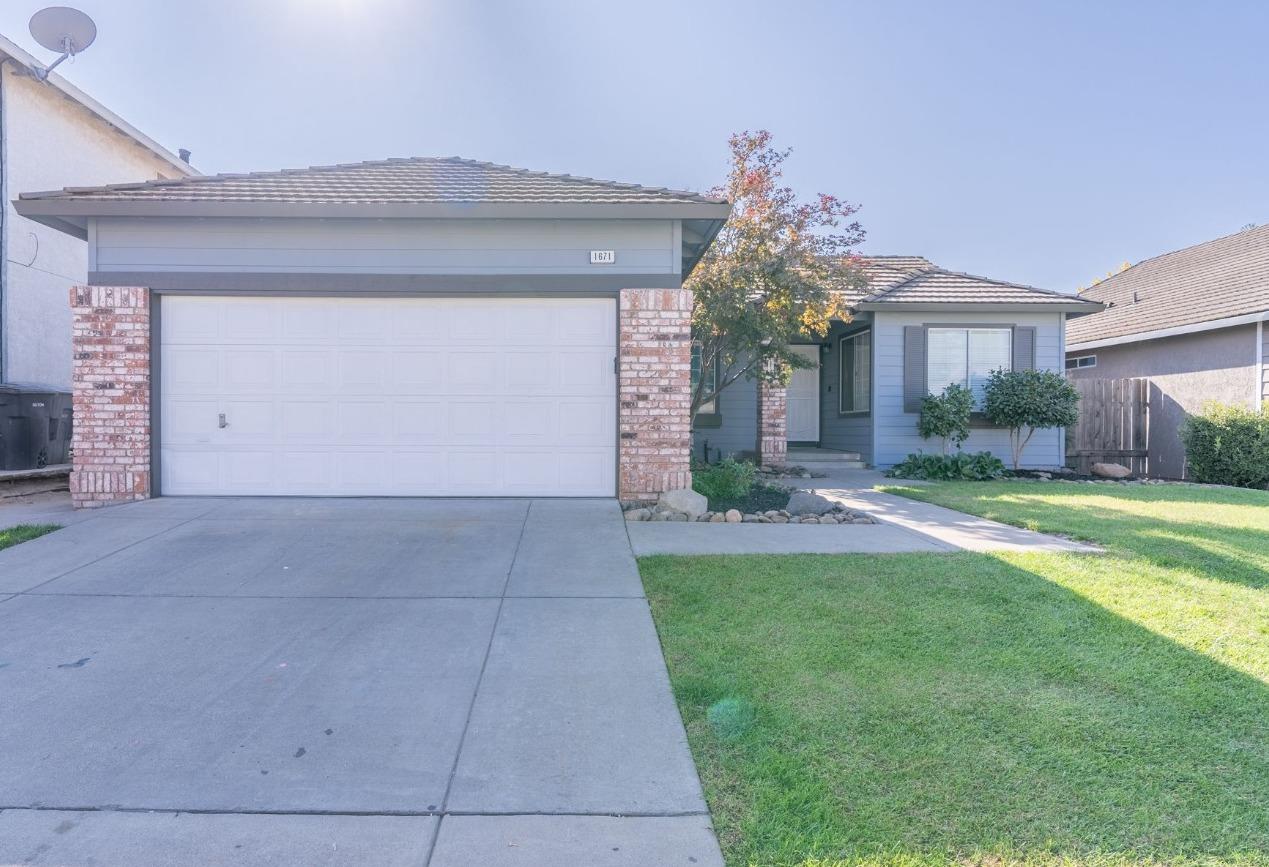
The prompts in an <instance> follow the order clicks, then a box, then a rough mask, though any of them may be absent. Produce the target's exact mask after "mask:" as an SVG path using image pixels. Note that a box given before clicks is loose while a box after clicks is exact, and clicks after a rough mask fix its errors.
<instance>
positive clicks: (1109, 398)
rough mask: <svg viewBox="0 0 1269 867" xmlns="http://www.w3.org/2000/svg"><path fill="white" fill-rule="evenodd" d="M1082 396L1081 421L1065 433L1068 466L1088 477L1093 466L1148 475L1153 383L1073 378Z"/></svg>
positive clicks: (1072, 381) (1140, 380) (1137, 380)
mask: <svg viewBox="0 0 1269 867" xmlns="http://www.w3.org/2000/svg"><path fill="white" fill-rule="evenodd" d="M1071 383H1072V384H1073V385H1074V386H1075V388H1076V390H1078V391H1079V393H1080V420H1079V422H1078V423H1077V424H1076V425H1075V426H1074V427H1071V428H1067V431H1066V465H1067V466H1068V467H1070V468H1071V469H1073V470H1075V471H1076V472H1077V473H1085V474H1087V473H1088V472H1089V471H1090V469H1091V468H1092V466H1093V464H1095V463H1100V462H1106V463H1115V464H1123V465H1124V466H1125V467H1127V468H1128V469H1130V470H1132V472H1133V473H1134V474H1136V475H1141V476H1144V475H1146V473H1147V470H1148V467H1147V466H1146V455H1147V451H1148V449H1149V445H1150V442H1149V430H1150V380H1148V379H1072V380H1071Z"/></svg>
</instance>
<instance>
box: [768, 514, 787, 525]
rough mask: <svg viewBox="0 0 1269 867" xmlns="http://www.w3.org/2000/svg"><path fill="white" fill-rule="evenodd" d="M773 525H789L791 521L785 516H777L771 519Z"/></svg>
mask: <svg viewBox="0 0 1269 867" xmlns="http://www.w3.org/2000/svg"><path fill="white" fill-rule="evenodd" d="M771 523H773V524H787V523H789V519H788V518H786V517H784V515H776V516H775V517H774V518H772V519H771Z"/></svg>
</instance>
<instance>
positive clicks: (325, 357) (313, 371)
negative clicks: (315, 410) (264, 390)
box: [278, 349, 335, 394]
mask: <svg viewBox="0 0 1269 867" xmlns="http://www.w3.org/2000/svg"><path fill="white" fill-rule="evenodd" d="M281 368H282V375H281V381H280V382H279V383H278V386H279V390H280V391H281V392H282V393H283V394H296V393H317V394H331V393H332V392H334V390H335V376H334V374H335V359H334V358H332V357H331V353H330V352H329V351H323V350H316V349H311V350H300V349H284V350H282V365H281Z"/></svg>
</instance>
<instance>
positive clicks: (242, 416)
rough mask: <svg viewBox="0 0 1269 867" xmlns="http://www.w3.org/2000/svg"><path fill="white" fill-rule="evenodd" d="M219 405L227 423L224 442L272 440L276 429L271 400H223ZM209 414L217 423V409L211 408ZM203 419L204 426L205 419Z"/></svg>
mask: <svg viewBox="0 0 1269 867" xmlns="http://www.w3.org/2000/svg"><path fill="white" fill-rule="evenodd" d="M219 407H220V408H221V409H223V410H224V413H225V421H226V422H228V424H229V426H228V427H227V428H225V429H224V431H223V433H224V438H225V442H226V443H231V444H237V443H242V442H269V441H270V440H272V438H273V433H274V431H275V430H277V419H276V415H275V412H274V404H273V401H272V400H241V399H240V400H224V401H221V402H220V403H219ZM211 416H213V417H216V418H217V423H218V424H219V411H218V410H212V411H211ZM203 421H204V427H205V426H206V423H205V422H206V420H205V419H203ZM217 430H218V431H219V430H220V428H219V427H218V428H217Z"/></svg>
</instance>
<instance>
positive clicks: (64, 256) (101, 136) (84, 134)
mask: <svg viewBox="0 0 1269 867" xmlns="http://www.w3.org/2000/svg"><path fill="white" fill-rule="evenodd" d="M61 68H62V69H65V68H66V67H65V66H63V67H61ZM42 70H43V64H41V63H40V62H39V61H37V60H36V59H35V58H34V57H32V56H31V55H30V54H28V53H27V52H26V51H24V50H23V49H22V48H21V47H19V46H18V45H16V44H14V43H13V42H10V41H9V40H8V39H6V38H5V37H3V36H0V382H31V383H41V384H44V385H50V386H53V387H55V388H62V389H67V390H69V389H70V384H71V351H70V345H71V311H70V308H69V307H68V306H67V305H66V285H67V284H68V283H75V282H80V283H82V282H83V281H84V279H85V277H86V276H87V273H88V251H87V245H86V244H85V243H84V241H83V239H82V238H81V237H77V236H76V235H74V234H69V235H68V234H66V233H64V232H58V231H55V230H54V229H52V228H50V227H48V226H46V225H42V224H41V223H38V222H36V221H34V220H28V219H26V218H25V217H23V216H21V215H20V214H19V213H18V212H16V211H15V210H14V209H13V206H12V205H11V204H10V203H9V201H8V200H9V198H10V197H11V196H14V195H17V194H18V193H19V192H21V191H22V190H44V189H48V188H49V187H54V186H56V187H63V186H66V185H68V184H104V183H106V182H108V181H121V180H134V181H144V180H154V179H161V178H180V177H185V176H187V175H196V174H198V172H196V171H195V170H194V169H193V168H191V167H190V165H189V163H188V162H186V161H185V160H184V159H182V158H181V157H179V156H177V155H176V154H174V153H172V152H170V151H169V150H167V149H166V148H164V147H163V146H162V145H160V144H159V143H158V142H156V141H154V139H152V138H150V137H149V136H147V135H146V134H145V133H143V132H141V131H140V130H138V129H137V128H136V127H134V126H132V124H130V123H128V122H127V121H125V120H124V119H123V118H121V117H119V116H118V115H117V114H115V113H114V112H113V111H111V110H110V109H108V108H106V107H105V106H104V105H102V104H101V103H99V102H97V100H95V99H93V98H92V97H91V96H89V95H88V94H86V93H84V92H83V91H82V90H80V89H79V88H77V87H75V85H73V84H71V83H70V82H69V81H67V80H66V79H65V78H63V77H62V76H61V75H59V74H57V73H56V72H54V73H51V74H49V75H48V77H47V78H44V79H41V78H40V77H38V76H37V75H36V72H37V71H42Z"/></svg>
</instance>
